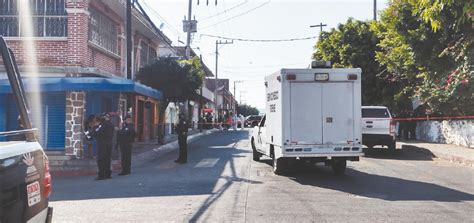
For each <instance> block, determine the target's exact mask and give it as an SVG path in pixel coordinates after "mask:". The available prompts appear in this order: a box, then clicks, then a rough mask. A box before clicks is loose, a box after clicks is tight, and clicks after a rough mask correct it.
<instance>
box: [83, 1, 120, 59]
mask: <svg viewBox="0 0 474 223" xmlns="http://www.w3.org/2000/svg"><path fill="white" fill-rule="evenodd" d="M89 12H90V16H89V41H90V42H92V43H94V44H96V45H98V46H100V47H102V48H103V49H105V50H107V51H110V52H112V53H114V54H118V46H117V41H118V40H117V39H118V31H117V25H116V24H115V23H114V21H112V20H111V19H109V18H108V17H107V16H105V15H104V14H102V13H101V12H100V11H98V10H97V9H95V8H93V7H90V8H89Z"/></svg>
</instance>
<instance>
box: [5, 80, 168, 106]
mask: <svg viewBox="0 0 474 223" xmlns="http://www.w3.org/2000/svg"><path fill="white" fill-rule="evenodd" d="M38 83H39V89H40V91H41V92H59V91H94V92H130V93H138V94H141V95H144V96H148V97H151V98H155V99H158V100H160V99H161V98H162V93H161V91H158V90H156V89H153V88H151V87H148V86H146V85H143V84H141V83H139V82H135V81H132V80H128V79H124V78H101V77H74V78H73V77H69V78H68V77H61V78H38ZM23 84H24V86H25V90H26V91H27V92H34V91H37V90H36V88H34V87H33V80H32V79H31V78H23ZM0 93H11V88H10V83H9V82H8V80H6V79H5V80H0Z"/></svg>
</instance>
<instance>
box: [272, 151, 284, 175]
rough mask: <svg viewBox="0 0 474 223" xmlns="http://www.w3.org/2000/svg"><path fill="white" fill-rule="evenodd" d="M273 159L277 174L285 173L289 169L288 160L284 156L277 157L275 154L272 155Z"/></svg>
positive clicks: (274, 170)
mask: <svg viewBox="0 0 474 223" xmlns="http://www.w3.org/2000/svg"><path fill="white" fill-rule="evenodd" d="M272 159H273V172H274V173H275V174H278V175H280V174H283V173H285V171H286V170H287V169H286V168H287V165H286V164H287V162H286V160H285V159H284V158H280V159H276V158H275V155H273V156H272Z"/></svg>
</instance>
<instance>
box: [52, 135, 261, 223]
mask: <svg viewBox="0 0 474 223" xmlns="http://www.w3.org/2000/svg"><path fill="white" fill-rule="evenodd" d="M245 138H248V132H247V131H242V132H232V131H229V132H218V133H214V134H211V135H208V136H204V137H202V138H200V139H198V140H196V141H194V142H193V143H191V144H190V145H189V149H188V163H187V164H185V165H178V164H174V162H173V160H174V159H175V158H176V157H177V150H174V151H171V152H169V153H167V154H163V156H160V157H158V158H157V159H156V160H155V161H154V162H151V163H149V164H148V165H146V166H143V167H138V168H135V169H133V170H132V175H129V176H125V177H118V176H116V175H113V179H110V180H104V181H93V180H92V177H65V178H58V179H56V180H55V181H53V187H54V188H53V193H52V196H51V198H50V201H63V200H87V199H107V198H132V197H159V196H186V195H210V196H209V198H207V199H206V201H205V202H204V204H203V205H202V207H201V208H200V209H199V211H198V212H197V213H196V214H195V216H194V217H193V219H198V218H199V217H200V216H201V215H202V214H203V213H204V212H205V211H206V209H207V207H209V206H210V205H211V204H212V203H213V202H215V201H216V199H218V198H219V197H220V196H221V195H222V194H223V193H224V192H225V191H226V190H227V189H228V188H229V187H230V186H231V185H232V184H233V183H236V182H245V183H248V184H259V183H261V182H258V181H252V180H249V179H244V178H240V177H239V175H238V174H237V172H236V170H235V165H234V158H239V157H248V155H247V154H249V153H250V151H249V150H248V149H245V148H237V147H236V144H237V143H238V142H239V141H240V140H242V139H245ZM203 161H210V163H211V164H212V165H209V166H205V165H204V166H199V165H200V164H203V163H204V164H208V163H206V162H203ZM213 162H214V163H213ZM226 168H230V172H229V171H226V174H225V175H223V172H224V170H225V169H226ZM219 180H220V181H222V180H223V181H224V183H223V184H222V183H221V184H222V186H218V188H215V187H216V186H217V182H218V181H219ZM221 184H219V185H221Z"/></svg>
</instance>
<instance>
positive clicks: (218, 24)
mask: <svg viewBox="0 0 474 223" xmlns="http://www.w3.org/2000/svg"><path fill="white" fill-rule="evenodd" d="M206 1H209V5H206ZM139 2H140V3H141V4H142V6H144V9H145V10H146V11H147V13H148V14H149V16H150V17H151V19H152V20H153V21H154V22H155V23H156V24H157V26H159V27H161V29H162V31H163V32H164V33H165V34H166V35H167V36H168V37H169V38H170V39H171V40H172V41H173V45H179V46H183V45H184V43H185V42H186V34H185V33H184V32H183V31H182V21H183V19H184V17H185V15H187V12H188V0H139ZM197 2H198V1H197V0H192V3H193V4H192V14H193V17H195V19H196V20H197V21H198V25H197V33H194V34H193V38H192V44H191V46H192V48H193V49H194V51H195V52H196V53H197V54H201V55H202V57H203V60H204V63H205V64H206V65H207V66H208V67H209V68H210V69H211V70H212V72H213V73H214V74H215V67H216V66H215V63H216V60H215V57H216V53H215V50H216V44H215V43H216V40H223V39H218V38H216V37H209V36H206V35H213V36H220V37H230V38H239V39H251V40H275V39H292V38H307V37H315V36H318V35H319V32H320V28H319V27H318V28H310V25H315V24H319V23H321V22H322V23H323V24H327V26H325V27H323V31H329V30H330V29H331V28H335V27H337V25H338V24H340V23H344V22H345V21H347V19H348V18H350V17H352V18H354V19H358V20H364V21H365V20H371V19H372V18H373V1H372V0H332V1H330V0H217V5H215V2H216V0H199V5H198V4H197ZM387 4H388V0H377V11H380V10H382V9H384V8H386V6H387ZM223 41H225V40H223ZM316 41H317V38H313V39H307V40H300V41H288V42H245V41H234V42H233V44H225V45H224V44H223V45H219V59H218V73H217V75H218V78H228V79H230V83H231V84H230V88H231V89H230V90H231V92H233V89H234V81H241V83H236V99H237V101H241V102H242V103H245V104H249V105H252V106H255V107H257V108H259V109H260V110H261V111H263V109H264V108H265V87H264V77H265V76H267V75H269V74H272V73H274V72H276V71H278V70H279V69H281V68H305V67H307V66H308V65H309V64H310V63H311V56H312V53H313V51H314V49H313V47H314V45H315V44H316Z"/></svg>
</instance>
